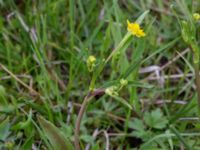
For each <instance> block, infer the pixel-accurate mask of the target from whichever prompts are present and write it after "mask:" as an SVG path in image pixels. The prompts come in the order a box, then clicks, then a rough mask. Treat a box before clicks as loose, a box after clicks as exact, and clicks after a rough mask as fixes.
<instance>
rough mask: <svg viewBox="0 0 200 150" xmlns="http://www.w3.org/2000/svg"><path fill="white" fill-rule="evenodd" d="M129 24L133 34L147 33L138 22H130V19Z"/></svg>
mask: <svg viewBox="0 0 200 150" xmlns="http://www.w3.org/2000/svg"><path fill="white" fill-rule="evenodd" d="M127 24H128V26H127V30H128V31H129V32H131V33H132V34H133V35H135V36H137V37H144V36H145V35H146V34H145V33H144V31H143V30H142V29H141V28H140V25H139V24H138V23H131V22H129V20H127Z"/></svg>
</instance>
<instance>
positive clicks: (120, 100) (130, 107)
mask: <svg viewBox="0 0 200 150" xmlns="http://www.w3.org/2000/svg"><path fill="white" fill-rule="evenodd" d="M111 97H112V98H114V99H115V100H116V101H118V102H120V103H122V104H123V105H124V106H126V107H128V108H129V109H133V108H132V106H131V105H130V104H129V103H128V102H127V101H126V100H125V99H123V98H121V97H119V96H114V95H112V96H111Z"/></svg>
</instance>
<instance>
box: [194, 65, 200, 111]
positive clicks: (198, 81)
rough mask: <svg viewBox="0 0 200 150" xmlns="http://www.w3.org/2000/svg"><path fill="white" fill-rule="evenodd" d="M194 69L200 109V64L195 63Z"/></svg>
mask: <svg viewBox="0 0 200 150" xmlns="http://www.w3.org/2000/svg"><path fill="white" fill-rule="evenodd" d="M194 70H195V81H196V87H197V95H198V105H199V110H200V76H199V64H198V63H194Z"/></svg>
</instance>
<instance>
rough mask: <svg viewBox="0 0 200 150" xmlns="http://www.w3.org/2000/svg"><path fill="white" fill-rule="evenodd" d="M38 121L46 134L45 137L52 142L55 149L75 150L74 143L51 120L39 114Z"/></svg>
mask: <svg viewBox="0 0 200 150" xmlns="http://www.w3.org/2000/svg"><path fill="white" fill-rule="evenodd" d="M37 118H38V121H39V123H40V126H41V128H42V130H43V132H44V134H45V137H46V138H47V139H48V140H49V142H50V143H51V145H52V147H53V149H55V150H73V149H74V148H73V145H72V143H71V142H70V141H69V139H67V138H65V136H64V135H63V134H62V133H61V131H60V130H59V129H58V128H57V127H56V126H54V125H53V124H52V123H51V122H49V121H47V120H46V119H44V118H43V117H42V116H38V117H37Z"/></svg>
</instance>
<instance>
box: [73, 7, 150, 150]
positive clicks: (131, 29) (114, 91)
mask: <svg viewBox="0 0 200 150" xmlns="http://www.w3.org/2000/svg"><path fill="white" fill-rule="evenodd" d="M148 12H149V11H145V12H144V13H143V14H142V15H141V16H140V17H139V18H138V19H137V20H136V21H135V23H130V22H129V21H127V34H126V35H125V36H124V38H123V39H122V40H121V42H120V43H119V45H118V46H117V47H116V48H115V49H114V50H113V51H112V52H111V53H110V55H109V56H108V57H107V59H105V60H104V61H102V63H100V64H99V68H98V69H97V70H96V72H94V73H93V77H92V80H91V83H90V87H89V89H90V91H89V93H88V94H87V96H86V97H85V98H84V100H83V103H82V105H81V109H80V110H79V113H78V117H77V121H76V127H75V141H74V144H75V148H76V150H80V144H79V132H80V124H81V119H82V116H83V114H84V112H85V109H86V106H87V104H88V103H89V102H90V101H91V100H92V98H93V97H95V96H97V95H98V96H100V97H101V96H103V95H104V94H105V93H106V94H108V95H110V96H111V97H114V98H116V100H118V101H120V102H121V103H123V104H124V105H126V106H127V107H129V108H130V109H132V106H130V105H129V104H128V103H127V102H125V101H124V100H122V99H120V98H118V97H116V96H118V92H119V90H121V88H122V87H123V86H125V85H127V84H128V81H127V80H126V79H121V80H120V86H119V88H118V87H116V86H111V87H108V88H107V89H102V88H98V89H95V88H94V85H95V81H96V79H97V77H98V76H99V74H100V73H101V72H102V71H103V69H104V67H105V65H106V64H107V63H108V61H109V60H110V59H111V58H112V57H113V56H114V55H115V54H118V52H119V51H120V50H121V49H122V48H123V46H124V45H125V44H126V42H127V41H128V40H129V39H130V38H131V36H135V37H137V38H142V37H144V36H146V34H145V32H144V31H143V29H141V28H140V25H139V24H140V23H141V22H142V20H143V19H144V17H145V16H146V15H147V13H148ZM95 61H96V58H95V57H94V56H90V57H88V60H87V66H88V69H89V71H93V68H94V65H95Z"/></svg>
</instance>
